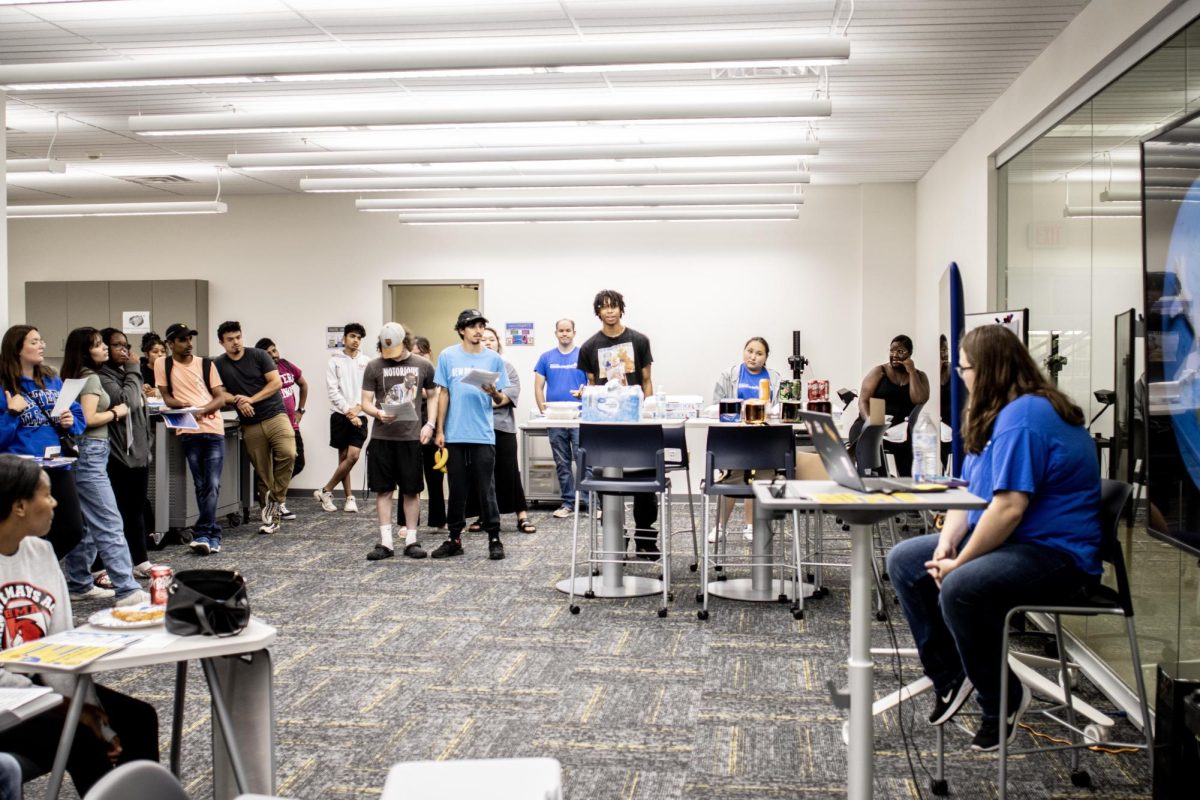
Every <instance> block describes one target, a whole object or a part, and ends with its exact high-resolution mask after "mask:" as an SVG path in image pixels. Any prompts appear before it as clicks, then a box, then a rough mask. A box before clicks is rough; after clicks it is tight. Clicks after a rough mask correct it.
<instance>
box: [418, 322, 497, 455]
mask: <svg viewBox="0 0 1200 800" xmlns="http://www.w3.org/2000/svg"><path fill="white" fill-rule="evenodd" d="M473 369H484V370H487V371H488V372H499V373H500V377H499V378H497V379H496V388H497V389H503V388H504V387H505V386H508V374H507V372H506V371H505V369H504V359H502V358H500V355H499V354H498V353H494V352H492V351H491V350H488V349H486V348H484V350H483V352H482V353H468V352H467V351H465V350H463V348H462V345H461V344H456V345H454V346H453V347H447V348H446V349H445V350H443V351H442V353H441V355H439V356H438V361H437V371H436V372H434V375H433V382H434V383H436V384H437V385H438V386H441V387H443V388H444V389H446V390H447V391H449V392H450V410H449V411H447V412H446V422H445V430H446V441H447V442H451V443H453V444H495V443H496V433H495V431H494V430H493V429H492V398H490V397H488V396H487V395H486V394H484V393H483V390H482V389H477V388H475V387H474V386H468V385H466V384H464V383H463V382H462V379H463V377H464V376H466V374H467V373H469V372H470V371H471V370H473Z"/></svg>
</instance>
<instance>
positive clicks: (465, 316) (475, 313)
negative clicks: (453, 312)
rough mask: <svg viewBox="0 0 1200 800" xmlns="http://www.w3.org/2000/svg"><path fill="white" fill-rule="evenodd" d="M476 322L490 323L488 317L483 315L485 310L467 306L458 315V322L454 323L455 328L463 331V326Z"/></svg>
mask: <svg viewBox="0 0 1200 800" xmlns="http://www.w3.org/2000/svg"><path fill="white" fill-rule="evenodd" d="M476 322H482V323H483V324H484V325H487V324H488V321H487V318H486V317H485V316H483V312H482V311H480V310H479V309H478V308H466V309H463V310H462V312H460V313H459V315H458V322H456V323H455V324H454V330H456V331H460V332H461V331H462V329H463V328H466V327H469V326H471V325H474V324H475V323H476Z"/></svg>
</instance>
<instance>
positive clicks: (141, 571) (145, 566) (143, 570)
mask: <svg viewBox="0 0 1200 800" xmlns="http://www.w3.org/2000/svg"><path fill="white" fill-rule="evenodd" d="M152 569H154V565H153V564H151V563H150V562H149V561H143V562H142V563H140V564H138V565H137V566H135V567H134V568H133V577H135V578H141V579H143V580H145V579H146V578H149V577H150V570H152Z"/></svg>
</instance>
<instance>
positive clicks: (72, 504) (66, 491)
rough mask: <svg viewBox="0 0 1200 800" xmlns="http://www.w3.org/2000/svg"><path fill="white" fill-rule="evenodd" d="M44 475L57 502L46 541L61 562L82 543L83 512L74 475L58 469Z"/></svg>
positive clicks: (68, 471) (67, 470)
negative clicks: (48, 477) (48, 480)
mask: <svg viewBox="0 0 1200 800" xmlns="http://www.w3.org/2000/svg"><path fill="white" fill-rule="evenodd" d="M46 474H47V475H49V476H50V496H51V497H53V498H54V499H55V500H56V501H57V502H58V506H57V507H56V508H55V509H54V521H53V522H51V523H50V532H49V533H48V534H46V541H48V542H50V545H51V546H52V547H53V548H54V557H55V558H57V559H59V560H61V559H62V557H63V556H65V555H66V554H67V553H69V552H71V551H72V550H74V549H75V545H77V544H79V543H80V542H81V541H83V512H82V511H80V510H79V493H78V492H77V491H76V489H75V473H74V472H73V471H72V470H69V469H61V468H59V469H48V470H46ZM144 496H145V495H143V497H144Z"/></svg>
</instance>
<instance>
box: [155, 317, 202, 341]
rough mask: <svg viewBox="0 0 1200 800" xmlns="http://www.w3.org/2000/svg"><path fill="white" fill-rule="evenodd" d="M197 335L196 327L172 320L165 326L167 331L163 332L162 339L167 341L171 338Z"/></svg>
mask: <svg viewBox="0 0 1200 800" xmlns="http://www.w3.org/2000/svg"><path fill="white" fill-rule="evenodd" d="M198 335H199V333H198V332H197V331H196V329H195V328H193V327H192V326H191V325H188V324H187V323H186V322H173V323H171V324H170V325H169V326H167V332H166V333H164V334H163V339H165V340H166V341H168V342H169V341H171V340H172V339H186V338H187V337H189V336H198Z"/></svg>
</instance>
